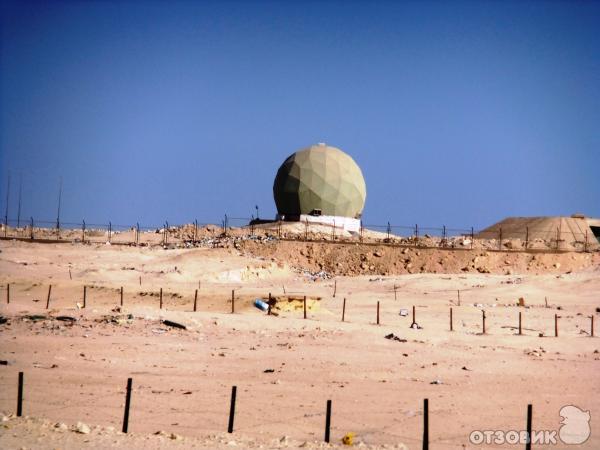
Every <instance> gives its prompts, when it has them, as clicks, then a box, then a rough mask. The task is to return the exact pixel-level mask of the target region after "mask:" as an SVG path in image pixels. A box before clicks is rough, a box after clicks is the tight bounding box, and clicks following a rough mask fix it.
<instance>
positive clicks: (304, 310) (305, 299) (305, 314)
mask: <svg viewBox="0 0 600 450" xmlns="http://www.w3.org/2000/svg"><path fill="white" fill-rule="evenodd" d="M304 318H305V319H306V295H305V296H304Z"/></svg>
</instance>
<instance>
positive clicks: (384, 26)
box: [0, 1, 600, 228]
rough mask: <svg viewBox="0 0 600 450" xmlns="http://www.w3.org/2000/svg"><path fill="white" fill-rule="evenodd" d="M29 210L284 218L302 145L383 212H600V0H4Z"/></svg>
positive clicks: (1, 126)
mask: <svg viewBox="0 0 600 450" xmlns="http://www.w3.org/2000/svg"><path fill="white" fill-rule="evenodd" d="M0 11H1V23H0V25H1V28H2V31H1V33H2V34H1V45H2V46H1V86H0V114H1V115H0V145H1V148H0V164H1V166H0V173H1V176H2V182H1V185H0V195H1V197H0V201H1V204H2V209H1V211H0V213H1V215H2V216H4V208H5V201H6V184H7V183H6V181H7V175H8V173H9V171H10V173H11V176H12V180H13V182H12V186H11V195H10V202H9V208H10V209H9V216H10V217H11V218H16V214H17V194H18V184H19V176H20V175H21V174H22V177H23V195H22V213H21V215H22V217H25V218H29V217H30V216H33V217H34V218H36V219H37V218H39V219H51V220H54V219H55V218H56V203H57V194H58V182H59V177H60V176H62V177H63V183H64V188H63V189H64V190H63V206H62V212H61V218H62V220H63V221H81V219H85V220H86V222H88V223H90V222H96V223H107V222H108V221H109V220H111V221H112V222H113V223H119V224H129V223H135V222H137V221H139V222H140V223H142V224H148V225H160V224H162V223H164V221H165V220H168V221H169V222H170V223H183V222H189V221H192V220H193V219H195V218H197V219H198V220H199V221H201V222H202V221H205V222H217V223H218V222H220V221H221V219H222V217H223V215H224V214H225V213H227V214H228V215H229V216H234V217H249V216H250V215H251V214H253V213H255V211H254V205H258V206H259V208H260V215H261V217H273V216H274V214H275V206H274V202H273V196H272V185H273V179H274V177H275V173H276V171H277V168H278V167H279V165H280V164H281V163H282V162H283V160H284V159H285V158H286V157H287V156H289V155H290V154H291V153H293V152H294V151H296V150H298V149H300V148H303V147H306V146H308V145H311V144H314V143H317V142H326V143H328V144H330V145H333V146H336V147H339V148H341V149H343V150H344V151H346V152H347V153H349V154H350V155H351V156H352V157H353V158H354V159H355V160H356V162H357V163H358V164H359V165H360V166H361V168H362V171H363V174H364V176H365V180H366V183H367V203H366V207H365V210H364V215H363V217H364V222H365V223H367V224H373V223H374V224H385V223H386V222H387V221H390V222H392V224H397V225H405V224H406V225H410V224H414V223H419V225H421V226H441V225H447V226H451V227H470V226H472V225H473V226H475V227H476V228H479V227H483V226H486V225H489V224H491V223H494V222H496V221H498V220H500V219H501V218H503V217H505V216H516V215H523V216H533V215H570V214H572V213H574V212H583V213H585V214H587V215H590V216H600V195H599V194H600V175H599V172H600V2H577V1H569V2H557V1H553V2H542V1H535V2H526V1H518V2H506V1H496V2H487V1H480V2H476V1H472V2H452V1H448V2H445V1H444V2H383V1H380V2H371V1H369V2H367V1H364V2H349V1H341V2H335V1H308V2H302V1H296V2H291V1H277V2H252V1H241V2H229V1H222V2H200V1H197V2H196V1H185V2H174V1H171V2H166V1H165V2H147V1H143V2H142V1H139V2H119V1H96V2H87V1H79V2H67V1H51V2H47V1H44V2H27V1H18V2H14V3H11V2H6V1H4V2H2V6H1V9H0Z"/></svg>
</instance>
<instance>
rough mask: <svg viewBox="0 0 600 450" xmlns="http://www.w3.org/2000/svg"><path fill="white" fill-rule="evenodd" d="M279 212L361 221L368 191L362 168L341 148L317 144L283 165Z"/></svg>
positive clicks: (278, 183)
mask: <svg viewBox="0 0 600 450" xmlns="http://www.w3.org/2000/svg"><path fill="white" fill-rule="evenodd" d="M273 196H274V197H275V205H276V206H277V212H278V213H279V214H280V215H285V216H292V217H294V216H300V214H311V213H315V212H317V211H320V212H321V214H322V215H324V216H342V217H352V218H355V219H358V218H360V216H361V214H362V210H363V208H364V206H365V199H366V197H367V188H366V185H365V179H364V178H363V175H362V172H361V170H360V167H358V165H357V164H356V163H355V162H354V160H353V159H352V158H351V157H350V156H349V155H348V154H346V153H344V152H343V151H341V150H340V149H339V148H335V147H330V146H327V145H325V144H317V145H313V146H311V147H308V148H305V149H303V150H300V151H297V152H296V153H294V154H293V155H291V156H289V157H288V158H287V159H286V160H285V161H284V162H283V164H282V165H281V167H280V168H279V170H278V171H277V175H276V176H275V182H274V183H273Z"/></svg>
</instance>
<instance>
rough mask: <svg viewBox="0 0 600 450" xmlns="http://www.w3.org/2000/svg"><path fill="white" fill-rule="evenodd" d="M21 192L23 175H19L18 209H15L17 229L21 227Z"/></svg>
mask: <svg viewBox="0 0 600 450" xmlns="http://www.w3.org/2000/svg"><path fill="white" fill-rule="evenodd" d="M22 190H23V174H20V175H19V208H18V209H17V228H20V227H21V191H22Z"/></svg>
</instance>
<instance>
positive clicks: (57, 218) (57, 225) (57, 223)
mask: <svg viewBox="0 0 600 450" xmlns="http://www.w3.org/2000/svg"><path fill="white" fill-rule="evenodd" d="M61 198H62V177H60V182H59V187H58V213H57V214H56V229H59V228H60V200H61Z"/></svg>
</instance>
